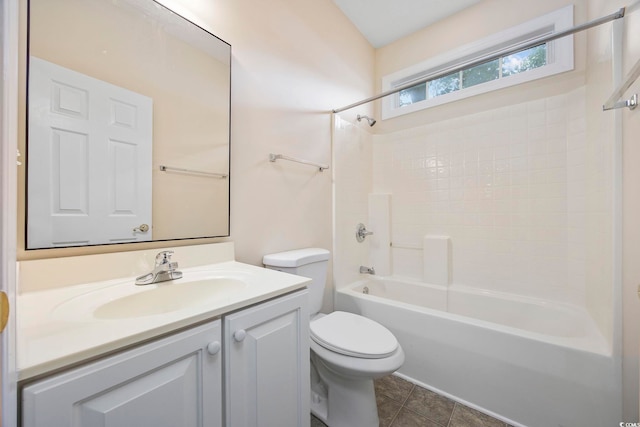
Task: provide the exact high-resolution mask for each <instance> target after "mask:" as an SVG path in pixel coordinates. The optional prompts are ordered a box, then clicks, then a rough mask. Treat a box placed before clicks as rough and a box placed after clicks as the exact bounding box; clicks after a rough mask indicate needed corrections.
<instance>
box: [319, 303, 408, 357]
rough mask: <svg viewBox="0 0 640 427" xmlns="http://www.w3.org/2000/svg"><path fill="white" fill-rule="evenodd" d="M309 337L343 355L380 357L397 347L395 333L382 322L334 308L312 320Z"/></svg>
mask: <svg viewBox="0 0 640 427" xmlns="http://www.w3.org/2000/svg"><path fill="white" fill-rule="evenodd" d="M310 332H311V339H313V340H314V341H315V342H316V343H318V344H319V345H321V346H322V347H324V348H326V349H329V350H331V351H335V352H336V353H340V354H344V355H346V356H354V357H361V358H365V359H380V358H383V357H387V356H389V355H391V354H392V353H393V352H394V351H396V349H397V348H398V341H397V340H396V337H395V336H393V334H392V333H391V332H390V331H389V330H388V329H387V328H385V327H384V326H382V325H381V324H379V323H377V322H375V321H373V320H371V319H367V318H366V317H363V316H359V315H357V314H353V313H347V312H344V311H334V312H333V313H331V314H328V315H326V316H323V317H321V318H319V319H317V320H314V321H312V322H311V325H310Z"/></svg>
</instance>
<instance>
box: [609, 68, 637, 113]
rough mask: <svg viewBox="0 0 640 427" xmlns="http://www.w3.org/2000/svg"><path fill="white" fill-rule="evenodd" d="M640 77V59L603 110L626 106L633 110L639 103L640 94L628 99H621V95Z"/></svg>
mask: <svg viewBox="0 0 640 427" xmlns="http://www.w3.org/2000/svg"><path fill="white" fill-rule="evenodd" d="M638 77H640V59H639V60H638V61H637V62H636V64H635V65H634V66H633V68H631V70H630V71H629V74H627V76H626V77H625V79H624V80H623V81H622V84H621V85H620V86H618V88H617V89H616V90H614V91H613V93H612V94H611V96H610V97H609V99H607V102H605V103H604V105H603V106H602V110H604V111H607V110H613V109H614V108H624V107H629V109H630V110H633V109H634V108H636V106H637V105H638V94H637V93H636V94H634V95H633V96H632V97H631V98H629V99H628V100H626V101H619V102H618V100H619V99H620V97H621V96H622V95H624V93H625V92H626V91H627V89H629V88H630V87H631V85H632V84H633V83H634V82H635V81H636V80H637V79H638Z"/></svg>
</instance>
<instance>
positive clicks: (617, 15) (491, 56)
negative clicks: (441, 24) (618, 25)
mask: <svg viewBox="0 0 640 427" xmlns="http://www.w3.org/2000/svg"><path fill="white" fill-rule="evenodd" d="M624 12H625V8H624V7H622V8H620V9H619V10H618V11H617V12H615V13H612V14H610V15H607V16H603V17H602V18H598V19H594V20H593V21H589V22H585V23H584V24H580V25H576V26H575V27H571V28H569V29H566V30H564V31H560V32H558V33H552V34H548V35H545V36H540V37H536V38H534V39H531V40H529V41H524V42H521V43H517V44H515V45H512V46H510V47H507V48H505V49H502V50H500V51H499V52H495V53H492V54H489V55H485V56H483V57H480V58H476V59H473V60H470V61H467V62H464V63H462V64H458V65H456V66H454V67H449V68H446V69H444V70H441V71H438V72H437V73H432V74H430V75H428V76H426V77H424V78H422V79H420V80H417V81H414V82H411V83H406V84H404V85H402V86H398V87H396V88H394V89H390V90H388V91H386V92H382V93H379V94H378V95H374V96H372V97H370V98H367V99H363V100H362V101H358V102H354V103H353V104H349V105H347V106H345V107H342V108H336V109H334V110H332V112H333V113H341V112H342V111H345V110H349V109H351V108H353V107H357V106H359V105H362V104H366V103H367V102H371V101H375V100H378V99H380V98H384V97H385V96H388V95H393V94H395V93H398V92H401V91H403V90H405V89H409V88H412V87H414V86H418V85H421V84H423V83H426V82H428V81H429V80H436V79H439V78H441V77H445V76H448V75H449V74H451V73H455V72H459V71H462V70H464V69H466V68H472V67H475V66H477V65H482V64H484V63H485V62H489V61H493V60H495V59H498V58H500V57H502V56H508V55H512V54H514V53H517V52H520V51H522V50H526V49H529V48H532V47H535V46H538V45H540V44H542V43H546V42H550V41H553V40H556V39H559V38H562V37H566V36H569V35H571V34H573V33H577V32H579V31H584V30H587V29H589V28H592V27H597V26H598V25H602V24H605V23H607V22H610V21H613V20H615V19H620V18H623V17H624Z"/></svg>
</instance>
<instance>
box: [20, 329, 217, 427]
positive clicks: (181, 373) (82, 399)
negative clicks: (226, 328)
mask: <svg viewBox="0 0 640 427" xmlns="http://www.w3.org/2000/svg"><path fill="white" fill-rule="evenodd" d="M221 331H222V326H221V321H220V320H216V321H214V322H211V323H207V324H205V325H201V326H198V327H195V328H192V329H189V330H187V331H185V332H180V333H177V334H175V335H171V336H169V337H167V338H162V339H159V340H157V341H154V342H152V343H150V344H146V345H142V346H140V347H137V348H134V349H132V350H127V351H124V352H122V353H120V354H117V355H115V356H110V357H107V358H105V359H102V360H100V361H97V362H94V363H91V364H89V365H86V366H83V367H80V368H76V369H73V370H71V371H68V372H65V373H62V374H58V375H54V376H52V377H50V378H48V379H44V380H41V381H38V382H36V383H33V384H31V385H27V386H26V387H25V388H24V389H23V391H22V425H23V426H24V427H51V426H57V427H64V426H82V427H93V426H96V427H97V426H100V427H141V426H154V427H176V426H185V427H186V426H202V427H205V426H206V427H219V426H222V351H221V342H222V337H221ZM203 402H206V403H205V404H203Z"/></svg>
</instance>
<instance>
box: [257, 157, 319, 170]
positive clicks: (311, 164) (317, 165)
mask: <svg viewBox="0 0 640 427" xmlns="http://www.w3.org/2000/svg"><path fill="white" fill-rule="evenodd" d="M279 159H282V160H288V161H290V162H296V163H302V164H305V165H309V166H315V167H317V168H318V169H320V172H322V171H323V170H325V169H329V166H328V165H323V164H321V163H315V162H310V161H308V160H302V159H296V158H295V157H289V156H284V155H282V154H273V153H271V154H269V161H270V162H275V161H276V160H279Z"/></svg>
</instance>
